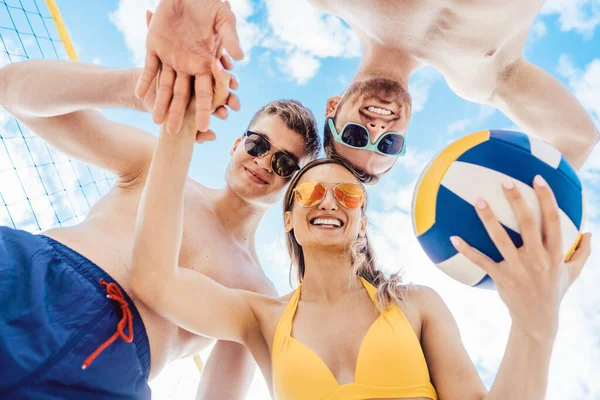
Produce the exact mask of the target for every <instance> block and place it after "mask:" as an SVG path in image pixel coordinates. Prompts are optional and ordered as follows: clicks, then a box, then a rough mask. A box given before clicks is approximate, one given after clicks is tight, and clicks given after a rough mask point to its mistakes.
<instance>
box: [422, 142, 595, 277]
mask: <svg viewBox="0 0 600 400" xmlns="http://www.w3.org/2000/svg"><path fill="white" fill-rule="evenodd" d="M538 174H539V175H541V176H542V177H544V179H545V180H546V181H547V182H548V184H549V186H550V187H551V188H552V190H553V191H554V195H555V197H556V200H557V203H558V207H559V208H560V227H559V226H557V227H556V229H560V230H561V232H562V243H563V249H564V252H565V259H567V258H568V257H570V256H571V254H572V253H573V252H574V251H575V248H576V247H577V244H578V243H579V240H580V238H581V231H582V229H583V219H584V206H583V192H582V186H581V181H580V180H579V177H578V176H577V173H576V172H575V171H574V169H573V168H572V167H571V165H570V164H569V163H568V162H567V160H566V159H565V158H564V156H563V155H562V154H561V153H560V152H559V151H558V150H557V149H556V148H554V147H553V146H551V145H550V144H548V143H546V142H544V141H542V140H540V139H537V138H534V137H531V136H528V135H525V134H523V133H520V132H512V131H499V130H486V131H481V132H477V133H473V134H470V135H468V136H465V137H463V138H461V139H459V140H457V141H455V142H453V143H451V144H450V145H449V146H447V147H446V148H445V149H444V150H442V151H441V152H440V153H439V154H438V155H437V156H436V157H435V158H434V159H433V160H432V161H431V162H430V163H429V165H428V166H427V167H426V168H425V170H424V171H423V173H422V174H421V177H420V178H419V181H418V182H417V185H416V188H415V193H414V197H413V205H412V219H413V228H414V231H415V234H416V236H417V238H418V240H419V243H420V244H421V246H422V247H423V249H424V250H425V252H426V253H427V255H428V256H429V258H430V259H431V260H432V261H433V262H434V263H435V264H436V265H437V266H438V267H439V269H440V270H442V271H443V272H445V273H446V274H448V275H449V276H450V277H452V278H454V279H456V280H457V281H459V282H462V283H464V284H466V285H469V286H476V287H482V288H491V289H493V288H495V285H494V283H493V281H492V279H491V278H490V277H489V276H488V275H487V274H486V273H485V272H484V271H483V270H482V269H481V268H479V267H478V266H477V265H475V264H473V263H472V262H471V261H469V260H468V259H466V258H465V257H464V256H462V255H461V254H460V253H458V252H457V251H456V249H455V248H454V247H453V246H452V244H451V243H450V237H451V236H455V235H456V236H460V237H461V238H463V239H464V240H465V241H466V242H467V243H469V244H470V245H471V246H473V247H474V248H476V249H477V250H479V251H480V252H482V253H483V254H485V255H487V256H488V257H490V258H491V259H492V260H494V261H495V262H500V261H502V260H503V258H502V256H501V254H500V252H499V251H498V249H497V248H496V246H495V245H494V243H493V241H492V240H491V238H490V237H489V235H488V234H487V232H486V230H485V227H484V226H483V224H482V222H481V221H480V219H479V217H478V216H477V213H476V211H475V208H474V204H475V199H476V198H477V197H482V198H484V199H485V200H486V201H487V202H488V204H489V205H490V208H491V209H492V211H493V212H494V214H495V215H496V217H497V218H498V220H499V221H500V223H501V224H502V225H503V226H504V228H505V229H506V231H507V232H508V234H509V236H510V238H511V239H512V241H513V242H514V243H515V245H516V246H517V247H521V245H522V244H523V241H522V239H521V235H520V232H519V225H518V223H517V220H516V218H515V216H514V213H513V212H512V209H511V207H510V204H509V202H508V200H507V199H506V197H505V196H504V193H503V191H502V186H501V182H502V179H503V177H509V178H511V179H512V180H513V182H514V183H515V186H516V187H518V188H519V190H520V191H521V193H522V194H523V196H524V198H525V200H526V202H527V204H528V205H529V207H530V208H531V209H532V210H533V212H534V214H535V216H536V219H537V223H538V227H539V229H540V231H541V229H542V216H541V210H540V205H539V202H538V199H537V196H536V194H535V191H534V189H533V179H534V177H535V176H536V175H538Z"/></svg>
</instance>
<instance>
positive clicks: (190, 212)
mask: <svg viewBox="0 0 600 400" xmlns="http://www.w3.org/2000/svg"><path fill="white" fill-rule="evenodd" d="M222 73H225V74H226V71H224V72H223V70H221V72H219V71H217V70H215V71H213V74H215V79H216V83H215V90H214V93H213V94H214V100H217V102H216V103H213V106H212V109H213V110H215V109H218V108H217V107H215V105H217V106H218V105H222V104H230V105H231V104H232V103H231V102H230V97H229V94H228V93H229V86H230V81H229V78H228V77H227V76H228V75H227V76H224V75H219V74H222ZM140 74H141V71H140V70H110V69H107V68H103V67H99V66H95V65H87V64H83V63H76V62H70V61H24V62H19V63H15V64H8V65H6V66H5V67H3V68H2V69H0V105H2V107H4V108H5V109H6V110H7V111H9V112H10V113H11V114H12V115H14V116H15V117H16V118H18V119H19V120H20V121H21V122H22V123H23V124H25V125H27V126H28V127H29V128H31V129H32V130H33V131H34V132H36V133H37V134H38V135H39V136H40V137H42V138H43V139H44V140H46V141H48V143H50V144H51V145H53V146H55V147H56V148H58V149H59V150H62V151H63V152H65V153H66V154H68V155H70V156H72V157H74V158H77V159H79V160H82V161H83V162H86V163H89V164H92V165H95V166H97V167H100V168H103V169H105V170H108V171H111V172H113V173H115V174H116V176H117V178H116V184H115V185H114V187H113V188H112V189H111V190H110V191H109V192H108V193H107V194H106V195H105V196H104V197H103V198H102V199H100V200H99V201H98V202H97V203H96V204H95V205H94V206H93V207H92V208H91V210H90V211H89V213H88V215H87V217H86V219H85V221H83V222H81V223H79V224H78V225H75V226H70V227H62V228H56V229H51V230H48V231H45V232H43V234H42V235H32V234H30V233H27V232H24V231H19V230H16V229H11V228H6V227H0V277H2V279H1V280H0V304H2V305H3V309H2V314H1V315H0V376H2V379H1V380H0V398H45V396H49V395H52V396H53V398H63V399H82V398H85V399H107V398H136V399H138V398H149V396H150V389H149V387H148V384H147V380H148V379H152V378H154V377H156V376H157V375H158V374H159V373H160V371H161V370H162V369H163V368H164V367H165V366H166V365H167V364H168V363H169V362H171V361H174V360H176V359H180V358H183V357H187V356H190V355H193V354H196V353H197V352H198V351H200V350H202V349H204V348H206V347H207V346H209V345H210V344H212V343H213V342H214V340H213V339H211V338H207V337H199V336H195V335H193V334H191V333H189V332H187V331H185V330H184V329H182V328H180V327H178V326H176V325H174V324H172V323H170V322H168V321H167V320H165V319H164V318H162V317H161V316H159V315H158V314H156V313H154V312H153V311H151V310H150V309H149V308H147V307H146V306H145V305H144V304H143V303H141V302H140V301H139V300H138V299H136V298H130V297H129V296H128V293H131V292H130V287H131V285H130V260H131V253H132V246H133V240H134V230H135V224H136V216H137V212H138V204H139V200H140V196H141V194H142V191H143V188H144V185H145V182H146V176H147V172H148V168H149V165H150V162H151V159H152V154H153V151H154V148H155V144H156V137H154V136H153V135H151V134H149V133H146V132H144V131H142V130H140V129H138V128H135V127H133V126H129V125H126V124H121V123H117V122H113V121H111V120H109V119H107V118H105V117H104V116H103V115H102V114H101V113H100V112H99V111H97V110H95V108H101V107H125V108H131V109H136V110H141V111H147V112H149V111H150V110H152V109H153V106H154V102H155V99H156V95H157V94H156V91H155V89H154V88H155V87H156V84H155V83H152V84H151V85H150V88H149V91H148V92H147V94H146V96H145V97H144V98H143V99H141V100H140V99H137V98H136V97H135V95H134V86H135V84H136V83H137V81H138V79H139V77H140ZM159 79H160V78H159ZM223 81H224V82H223ZM231 86H232V87H233V88H234V89H235V86H236V84H235V83H234V84H232V85H231ZM223 87H224V88H225V89H226V90H225V92H226V93H225V94H223V91H222V89H223ZM219 88H220V89H221V92H220V91H219V90H218V89H219ZM227 102H228V103H227ZM232 108H235V106H234V107H232ZM211 134H212V132H204V133H199V134H198V137H197V139H198V141H202V140H210V139H211ZM239 136H241V137H240V138H239V139H237V140H236V141H235V143H234V145H233V147H232V149H231V153H230V154H231V161H230V163H229V165H228V167H227V170H226V174H225V182H226V185H225V187H224V188H222V189H219V190H215V189H211V188H208V187H206V186H203V185H202V184H200V183H198V182H195V181H194V180H192V179H191V178H189V179H188V181H187V183H186V186H185V194H184V196H185V227H184V232H183V244H182V246H181V251H180V253H179V264H180V265H181V266H183V267H185V268H190V269H195V270H198V271H199V272H201V273H202V274H205V275H207V276H209V277H211V278H212V279H214V280H216V281H218V282H220V283H221V284H223V285H225V286H228V287H232V288H239V289H244V290H250V291H255V292H259V293H263V294H268V295H273V296H275V295H277V292H276V290H275V287H274V285H273V284H272V282H271V281H270V280H269V279H268V277H267V276H266V274H265V273H264V271H263V270H262V268H261V266H260V262H259V260H258V257H257V252H256V249H255V234H256V229H257V226H258V224H259V222H260V221H261V219H262V217H263V216H264V214H265V213H266V211H267V209H268V207H269V206H270V205H272V204H273V203H275V202H277V201H278V200H279V199H280V198H281V197H282V195H283V193H284V191H285V189H286V187H287V185H288V183H289V180H290V178H291V176H292V175H293V174H294V173H295V172H296V171H297V170H298V169H299V167H301V166H302V165H303V164H304V163H305V162H307V161H309V160H311V159H313V158H315V157H316V156H317V154H318V152H319V150H320V140H319V134H318V129H317V125H316V122H315V119H314V117H313V115H312V113H311V112H310V110H308V109H306V108H304V107H303V106H302V104H300V103H299V102H297V101H294V100H279V101H274V102H271V103H269V104H267V105H266V106H264V107H262V108H261V109H260V110H259V111H258V112H257V113H256V115H255V116H254V118H253V119H252V122H251V123H250V125H249V127H248V130H247V131H246V132H245V133H243V135H242V134H241V133H240V135H239ZM165 196H169V193H165ZM155 245H156V246H160V245H161V238H160V237H157V238H156V243H155ZM107 297H108V298H107ZM113 334H114V335H113ZM111 335H113V337H111ZM129 342H131V343H129ZM254 370H255V363H254V361H253V360H252V357H251V356H250V355H249V354H248V352H247V350H246V349H245V348H244V347H243V346H241V345H239V344H237V343H229V342H219V343H217V344H216V345H215V347H214V349H213V351H212V353H211V356H210V358H209V360H208V361H207V363H206V366H205V368H204V372H203V374H202V379H201V384H200V386H199V389H198V397H199V398H206V399H238V398H244V396H245V393H246V392H247V390H248V388H249V385H250V382H251V378H252V376H253V373H254Z"/></svg>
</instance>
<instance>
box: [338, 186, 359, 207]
mask: <svg viewBox="0 0 600 400" xmlns="http://www.w3.org/2000/svg"><path fill="white" fill-rule="evenodd" d="M334 193H335V198H336V199H337V201H339V202H340V204H341V205H343V206H344V207H346V208H359V207H360V206H362V204H363V202H364V199H365V191H364V190H363V188H362V187H361V186H360V185H357V184H355V183H340V184H339V185H336V187H335V190H334Z"/></svg>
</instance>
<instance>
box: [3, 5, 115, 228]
mask: <svg viewBox="0 0 600 400" xmlns="http://www.w3.org/2000/svg"><path fill="white" fill-rule="evenodd" d="M31 59H65V60H66V59H71V60H76V59H77V54H76V52H75V48H74V46H73V43H72V42H71V40H70V38H69V35H68V32H67V29H66V27H65V24H64V23H63V21H62V17H61V15H60V12H59V10H58V7H57V6H56V3H55V1H54V0H0V67H2V66H4V65H6V64H8V63H14V62H20V61H24V60H31ZM113 183H114V177H112V176H109V175H107V174H106V173H105V172H103V171H101V170H99V169H96V168H94V167H90V166H88V165H85V164H83V163H80V162H78V161H76V160H72V159H70V158H69V157H67V156H66V155H64V154H62V153H60V152H59V151H57V150H55V149H53V148H52V147H51V146H49V145H47V144H46V143H45V142H44V141H43V140H42V139H40V138H39V137H37V136H36V135H35V134H34V133H33V132H32V131H31V130H30V129H29V128H27V127H26V126H25V125H23V124H22V123H21V122H19V121H18V120H16V119H15V118H14V117H12V116H11V115H10V114H9V113H8V112H7V111H6V110H4V109H2V108H0V225H2V226H12V227H14V228H17V229H23V230H26V231H29V232H34V233H39V232H41V231H44V230H47V229H50V228H54V227H59V226H69V225H73V224H76V223H78V222H80V221H82V220H83V219H84V217H85V215H86V214H87V212H88V211H89V209H90V208H91V207H92V205H94V203H95V202H96V201H97V200H98V199H100V197H102V196H103V195H104V194H105V193H106V192H108V190H109V189H110V188H111V186H112V184H113Z"/></svg>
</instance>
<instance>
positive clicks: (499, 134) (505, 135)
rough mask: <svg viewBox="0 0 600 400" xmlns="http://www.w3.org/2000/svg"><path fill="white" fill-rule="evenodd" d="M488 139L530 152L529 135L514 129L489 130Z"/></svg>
mask: <svg viewBox="0 0 600 400" xmlns="http://www.w3.org/2000/svg"><path fill="white" fill-rule="evenodd" d="M490 140H497V141H499V142H501V143H504V144H507V145H511V146H514V147H515V148H517V149H520V150H524V151H525V152H527V153H531V142H530V141H529V136H527V135H525V134H523V133H521V132H515V131H501V130H490Z"/></svg>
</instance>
